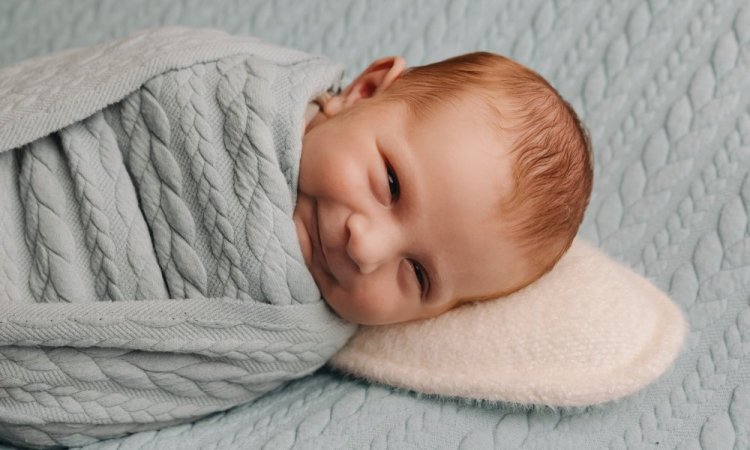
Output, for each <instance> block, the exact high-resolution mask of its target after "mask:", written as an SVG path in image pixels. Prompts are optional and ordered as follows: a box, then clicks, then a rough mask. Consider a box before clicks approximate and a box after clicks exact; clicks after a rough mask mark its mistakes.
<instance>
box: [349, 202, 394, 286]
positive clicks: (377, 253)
mask: <svg viewBox="0 0 750 450" xmlns="http://www.w3.org/2000/svg"><path fill="white" fill-rule="evenodd" d="M346 226H347V229H348V231H349V240H348V242H347V244H346V252H347V253H348V254H349V257H350V258H351V259H352V260H353V261H354V264H356V265H357V267H358V268H359V271H360V273H362V274H365V275H366V274H368V273H372V272H374V271H375V270H377V269H378V268H379V267H380V266H381V265H382V264H383V263H385V262H387V261H388V260H389V259H390V258H391V256H392V255H394V254H395V252H396V251H397V248H396V247H397V244H398V234H397V230H396V228H395V227H394V226H393V225H392V224H389V223H387V222H386V221H384V220H380V221H376V220H373V219H369V218H367V217H365V216H363V215H360V214H352V215H351V216H350V217H349V219H348V220H347V222H346Z"/></svg>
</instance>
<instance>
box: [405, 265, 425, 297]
mask: <svg viewBox="0 0 750 450" xmlns="http://www.w3.org/2000/svg"><path fill="white" fill-rule="evenodd" d="M409 262H410V263H411V266H412V268H413V269H414V276H415V277H416V278H417V282H418V283H419V293H420V295H421V296H422V297H424V296H425V293H426V292H427V272H425V270H424V267H422V265H421V264H419V263H418V262H416V261H414V260H409Z"/></svg>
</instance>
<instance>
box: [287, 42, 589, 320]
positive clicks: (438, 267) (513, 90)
mask: <svg viewBox="0 0 750 450" xmlns="http://www.w3.org/2000/svg"><path fill="white" fill-rule="evenodd" d="M320 103H322V104H321V107H322V111H321V113H320V114H318V116H316V118H315V119H313V120H312V121H311V122H310V123H309V125H308V126H307V129H306V130H305V135H304V139H303V150H302V159H301V162H300V176H299V189H298V201H297V205H296V207H295V211H294V221H295V224H296V227H297V232H298V236H299V238H300V245H301V247H302V251H303V254H304V257H305V263H306V264H307V266H308V268H309V269H310V271H311V273H312V274H313V277H314V279H315V281H316V283H317V285H318V287H319V288H320V290H321V293H322V294H323V297H324V298H325V300H326V302H327V303H328V304H329V305H330V306H331V308H333V309H334V310H335V311H336V313H337V314H339V315H340V316H341V317H343V318H344V319H346V320H348V321H351V322H355V323H359V324H366V325H378V324H387V323H396V322H403V321H407V320H413V319H420V318H427V317H433V316H437V315H439V314H441V313H443V312H445V311H448V310H449V309H451V308H453V307H455V306H458V305H460V304H462V303H465V302H470V301H480V300H486V299H492V298H497V297H501V296H504V295H507V294H510V293H512V292H515V291H517V290H519V289H521V288H523V287H525V286H526V285H528V284H529V283H531V282H533V281H534V280H536V279H538V278H539V277H540V276H542V275H543V274H545V273H546V272H548V271H549V270H550V269H551V268H552V267H553V266H554V265H555V264H556V262H557V261H558V260H559V259H560V257H561V256H562V255H563V254H564V253H565V251H566V250H567V249H568V248H569V247H570V245H571V242H572V240H573V238H574V237H575V235H576V232H577V230H578V227H579V225H580V223H581V220H582V218H583V214H584V210H585V208H586V206H587V204H588V200H589V197H590V193H591V186H592V162H591V148H590V147H591V145H590V141H589V137H588V134H587V131H586V130H585V128H584V126H583V125H582V124H581V122H580V121H579V119H578V117H577V116H576V114H575V112H574V111H573V109H572V108H571V107H570V105H568V103H566V102H565V101H564V100H563V99H562V98H561V97H560V96H559V94H558V93H557V92H556V91H555V90H554V89H553V88H552V87H551V86H550V85H549V84H548V83H547V82H546V81H545V80H544V79H543V78H541V77H540V76H539V75H538V74H536V73H535V72H533V71H531V70H529V69H527V68H525V67H523V66H521V65H520V64H518V63H515V62H513V61H511V60H509V59H507V58H504V57H501V56H498V55H493V54H490V53H472V54H468V55H463V56H459V57H456V58H451V59H448V60H445V61H441V62H438V63H435V64H430V65H426V66H421V67H414V68H411V69H405V65H404V61H403V60H402V59H401V58H383V59H380V60H378V61H375V62H374V63H373V64H372V65H371V66H370V67H368V68H367V69H366V70H365V71H364V72H363V73H362V74H360V76H359V77H357V79H355V80H354V81H353V82H352V83H351V84H350V85H349V86H348V87H347V88H346V89H345V90H344V91H343V92H342V93H341V94H340V95H337V96H335V97H332V98H327V99H324V100H322V101H321V102H320Z"/></svg>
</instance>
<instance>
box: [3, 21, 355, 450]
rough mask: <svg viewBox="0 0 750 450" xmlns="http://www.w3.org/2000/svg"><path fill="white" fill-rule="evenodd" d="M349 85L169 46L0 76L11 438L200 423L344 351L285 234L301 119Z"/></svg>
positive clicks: (144, 42)
mask: <svg viewBox="0 0 750 450" xmlns="http://www.w3.org/2000/svg"><path fill="white" fill-rule="evenodd" d="M341 73H342V69H341V67H339V66H338V65H335V64H333V63H331V62H330V61H328V60H326V59H324V58H321V57H314V56H311V55H308V54H305V53H301V52H297V51H293V50H288V49H283V48H280V47H275V46H272V45H268V44H265V43H261V42H260V41H257V40H255V39H252V38H240V37H233V36H229V35H227V34H224V33H222V32H217V31H210V30H187V29H180V28H168V29H156V30H148V31H145V32H141V33H138V34H136V35H133V36H131V37H129V38H125V39H122V40H120V41H116V42H114V43H108V44H103V45H100V46H97V47H92V48H88V49H79V50H74V51H68V52H64V53H62V54H55V55H51V56H48V57H45V58H40V59H36V60H31V61H28V62H25V63H22V64H20V65H18V66H15V67H11V68H8V69H4V70H2V71H0V98H2V99H3V100H2V101H1V103H2V104H1V105H0V210H1V211H2V214H0V236H2V239H1V240H0V255H1V256H2V259H1V260H0V302H2V307H3V314H2V316H1V317H0V373H3V376H2V378H1V379H0V383H2V386H0V388H1V389H2V390H1V391H0V435H2V437H3V438H5V439H7V440H9V441H11V442H14V443H16V444H21V445H30V446H36V447H44V446H54V445H83V444H87V443H92V442H96V441H97V440H99V439H101V438H106V437H113V436H118V435H122V434H125V433H130V432H135V431H140V430H149V429H156V428H161V427H163V426H166V425H171V424H176V423H181V422H187V421H192V420H195V419H197V418H199V417H201V416H205V415H207V414H210V413H212V412H215V411H220V410H225V409H228V408H230V407H232V406H235V405H237V404H240V403H244V402H248V401H251V400H253V399H255V398H257V397H259V396H260V395H262V394H263V393H265V392H268V391H270V390H272V389H274V388H276V387H278V386H280V385H281V384H282V383H284V382H285V381H287V380H291V379H294V378H298V377H301V376H303V375H305V374H308V373H310V372H312V371H314V370H316V369H317V368H319V367H320V366H321V365H323V364H324V363H325V361H326V360H328V359H329V358H330V356H331V355H332V354H334V353H335V352H336V351H337V350H338V349H339V348H341V346H342V345H343V344H344V343H345V342H346V340H347V339H348V338H349V336H350V335H351V334H352V333H353V332H354V326H353V325H350V324H347V323H345V322H343V321H341V320H340V319H339V318H338V317H337V316H335V314H333V312H332V311H331V310H330V309H328V307H327V306H326V304H325V302H324V301H323V300H322V299H321V297H320V292H319V291H318V289H317V287H316V286H315V283H314V281H313V279H312V277H311V275H310V274H309V272H308V271H307V269H306V268H305V265H304V261H303V258H302V254H301V251H300V248H299V244H298V242H297V238H296V232H295V229H294V224H293V222H292V220H291V215H292V211H293V205H294V201H295V194H296V180H297V173H298V170H299V167H298V164H299V154H300V151H301V129H302V121H303V113H304V108H305V106H306V105H307V103H308V101H309V100H310V98H312V97H314V96H315V95H317V94H319V93H321V92H323V91H325V90H328V89H331V88H337V87H338V83H339V80H340V77H341Z"/></svg>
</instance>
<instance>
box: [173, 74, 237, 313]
mask: <svg viewBox="0 0 750 450" xmlns="http://www.w3.org/2000/svg"><path fill="white" fill-rule="evenodd" d="M204 74H205V70H204V68H203V67H202V66H196V67H194V68H191V69H186V70H184V71H181V72H180V73H179V74H177V75H176V76H175V79H176V81H177V83H178V85H179V89H178V90H177V104H178V105H179V106H180V109H181V111H182V113H181V115H180V127H181V128H182V131H183V133H184V134H185V150H186V153H187V154H188V155H189V160H190V175H191V176H192V178H193V180H194V181H195V182H196V183H197V184H198V204H199V207H200V209H201V210H202V211H203V214H201V216H202V219H203V225H204V226H205V227H206V231H207V232H208V233H209V234H210V238H211V251H212V253H213V255H214V256H215V257H216V260H217V262H218V277H219V282H220V284H221V292H220V294H221V295H226V296H230V297H238V298H240V299H243V300H249V299H250V294H249V293H248V281H247V278H246V277H245V275H244V273H243V271H242V265H241V260H240V253H239V252H238V251H237V247H236V245H235V238H234V228H233V227H232V225H231V223H230V222H229V220H228V219H227V208H228V207H227V202H226V200H225V198H224V196H223V194H222V192H221V187H220V186H219V184H220V181H219V174H218V172H217V171H216V168H215V167H214V165H215V159H216V155H215V153H216V148H214V146H215V145H216V144H217V142H216V141H215V140H214V138H213V135H212V131H211V127H210V126H209V125H208V122H207V120H206V116H207V114H208V113H207V109H208V108H207V105H206V101H205V99H206V96H207V94H206V87H205V85H204V84H203V81H202V79H201V76H202V75H204ZM248 215H249V214H248Z"/></svg>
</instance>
